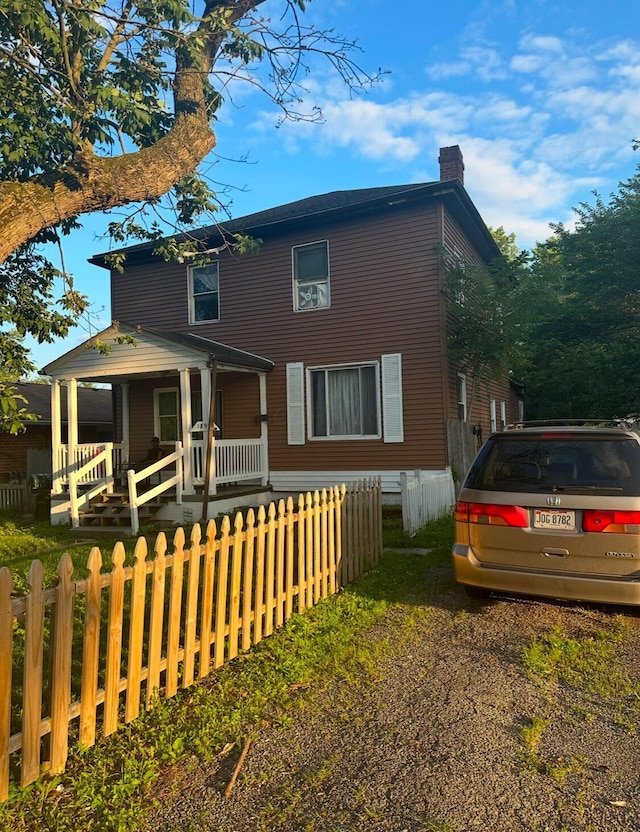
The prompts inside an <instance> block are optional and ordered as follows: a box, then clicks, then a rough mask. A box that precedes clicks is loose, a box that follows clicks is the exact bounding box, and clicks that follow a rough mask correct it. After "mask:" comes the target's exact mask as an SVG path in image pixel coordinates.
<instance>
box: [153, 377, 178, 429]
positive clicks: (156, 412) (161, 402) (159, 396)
mask: <svg viewBox="0 0 640 832" xmlns="http://www.w3.org/2000/svg"><path fill="white" fill-rule="evenodd" d="M153 424H154V434H155V436H158V437H159V438H160V441H161V442H177V441H178V439H179V438H180V436H179V431H180V397H179V396H178V388H177V387H167V388H165V389H162V390H158V389H156V390H154V391H153Z"/></svg>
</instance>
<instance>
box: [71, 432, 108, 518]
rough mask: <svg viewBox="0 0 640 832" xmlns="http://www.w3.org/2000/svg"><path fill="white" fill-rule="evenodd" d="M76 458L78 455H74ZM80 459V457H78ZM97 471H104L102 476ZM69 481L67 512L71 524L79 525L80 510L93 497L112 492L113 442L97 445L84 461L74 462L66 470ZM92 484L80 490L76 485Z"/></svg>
mask: <svg viewBox="0 0 640 832" xmlns="http://www.w3.org/2000/svg"><path fill="white" fill-rule="evenodd" d="M76 458H78V457H76ZM80 459H82V457H80ZM98 472H104V475H103V476H102V477H99V476H98ZM68 481H69V506H70V508H69V514H70V517H71V525H72V526H73V527H74V529H75V528H77V527H78V526H79V525H80V510H81V509H83V508H86V507H87V506H88V505H89V504H90V503H91V500H92V499H93V498H94V497H97V496H98V494H102V492H103V491H106V492H107V493H108V494H112V493H113V483H114V479H113V443H112V442H107V443H105V444H103V445H101V446H99V450H98V451H97V452H95V453H93V454H92V455H91V456H89V457H88V459H87V461H86V462H84V463H80V464H76V466H75V467H72V469H71V470H70V471H68ZM87 483H89V484H92V487H90V488H89V490H88V491H81V490H80V489H79V488H78V486H79V485H86V484H87Z"/></svg>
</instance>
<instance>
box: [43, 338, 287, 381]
mask: <svg viewBox="0 0 640 832" xmlns="http://www.w3.org/2000/svg"><path fill="white" fill-rule="evenodd" d="M214 358H215V360H216V363H217V369H218V370H220V371H222V372H224V371H232V370H233V371H236V372H237V371H241V372H269V371H270V370H272V369H273V366H274V365H273V361H270V360H269V359H268V358H263V357H262V356H259V355H254V354H253V353H249V352H245V351H243V350H239V349H237V348H235V347H230V346H228V345H227V344H221V343H220V342H218V341H212V340H210V339H209V338H203V337H201V336H199V335H192V334H191V333H182V332H163V331H161V330H156V329H151V328H146V327H140V326H134V325H131V324H126V323H119V324H117V325H112V326H110V327H108V328H107V329H105V330H103V331H102V332H99V333H98V334H97V335H95V336H94V337H92V338H89V339H88V340H87V341H85V343H84V344H80V346H78V347H75V348H74V349H72V350H70V351H69V352H67V353H65V354H64V355H62V356H60V358H57V359H56V360H55V361H52V362H51V363H50V364H47V365H46V367H43V368H42V369H41V370H40V373H41V374H42V375H47V376H51V378H54V379H60V380H63V379H70V378H75V379H78V380H81V381H93V382H99V383H106V384H109V383H111V384H120V383H122V382H125V381H128V380H131V379H136V378H149V377H153V376H168V375H175V374H176V373H177V372H179V371H180V370H182V369H189V370H192V371H193V372H199V371H200V370H201V369H204V368H205V367H209V366H211V364H212V361H213V359H214Z"/></svg>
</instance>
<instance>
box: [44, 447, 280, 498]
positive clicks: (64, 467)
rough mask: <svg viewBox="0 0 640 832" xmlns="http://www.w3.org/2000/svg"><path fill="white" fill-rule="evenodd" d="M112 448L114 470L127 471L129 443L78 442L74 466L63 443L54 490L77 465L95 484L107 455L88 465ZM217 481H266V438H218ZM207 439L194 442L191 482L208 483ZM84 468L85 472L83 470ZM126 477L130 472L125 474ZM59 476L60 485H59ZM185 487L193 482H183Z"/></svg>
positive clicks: (83, 481)
mask: <svg viewBox="0 0 640 832" xmlns="http://www.w3.org/2000/svg"><path fill="white" fill-rule="evenodd" d="M106 447H110V448H112V449H113V450H112V462H111V466H112V471H114V472H115V474H116V478H117V477H118V473H119V472H124V470H125V468H126V467H127V466H126V463H127V459H128V450H127V446H126V445H125V444H124V443H117V442H113V443H111V442H109V443H105V442H87V443H84V444H82V445H77V446H76V448H75V452H74V461H75V465H74V466H69V448H68V445H61V446H60V453H59V455H58V464H57V467H56V468H55V470H54V472H53V491H54V492H55V491H61V490H62V489H63V487H64V486H66V485H68V483H69V468H70V467H71V468H75V470H76V473H77V474H78V476H77V478H76V482H77V483H78V484H79V485H93V484H94V483H98V482H100V481H102V480H104V479H105V478H106V476H107V462H106V457H101V459H100V461H99V462H98V463H96V464H94V465H87V463H89V462H91V461H92V460H94V461H95V460H97V457H98V455H100V453H101V451H102V450H103V449H104V448H106ZM214 447H215V473H214V477H213V479H214V483H215V484H216V485H224V484H226V483H231V482H243V481H247V480H255V479H259V480H261V482H262V485H266V484H267V481H268V477H269V471H268V464H267V448H266V442H264V441H263V440H262V439H218V440H216V442H215V445H214ZM205 454H206V441H205V440H204V439H199V440H195V441H194V442H193V443H192V446H191V479H192V482H191V485H192V486H193V485H204V469H205ZM80 469H82V473H81V472H80ZM121 479H122V480H123V481H124V480H125V479H126V475H125V476H123V477H121ZM56 480H57V487H56ZM183 486H184V488H185V489H187V488H188V487H189V483H186V482H185V483H183Z"/></svg>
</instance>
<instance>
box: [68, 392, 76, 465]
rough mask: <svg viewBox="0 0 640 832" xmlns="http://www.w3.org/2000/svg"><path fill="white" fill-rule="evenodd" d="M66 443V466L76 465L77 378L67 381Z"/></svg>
mask: <svg viewBox="0 0 640 832" xmlns="http://www.w3.org/2000/svg"><path fill="white" fill-rule="evenodd" d="M67 436H68V440H67V445H68V448H69V459H68V460H67V468H68V469H74V470H75V467H76V448H77V447H78V379H76V378H70V379H69V380H68V381H67Z"/></svg>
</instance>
